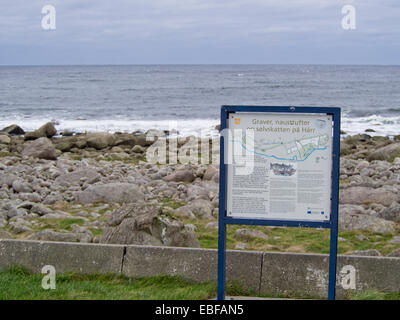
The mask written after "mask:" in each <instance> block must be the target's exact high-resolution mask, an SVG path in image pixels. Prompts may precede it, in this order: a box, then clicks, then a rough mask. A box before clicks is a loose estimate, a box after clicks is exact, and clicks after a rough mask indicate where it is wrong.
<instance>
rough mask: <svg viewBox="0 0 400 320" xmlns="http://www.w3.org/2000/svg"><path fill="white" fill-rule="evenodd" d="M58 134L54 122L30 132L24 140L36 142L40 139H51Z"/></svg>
mask: <svg viewBox="0 0 400 320" xmlns="http://www.w3.org/2000/svg"><path fill="white" fill-rule="evenodd" d="M56 134H57V130H56V128H55V127H54V124H53V123H52V122H47V123H46V124H44V125H43V126H41V127H40V128H39V129H37V130H35V131H32V132H28V133H26V134H25V137H24V139H25V140H35V139H39V138H43V137H46V138H51V137H53V136H55V135H56Z"/></svg>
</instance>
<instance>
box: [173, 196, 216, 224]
mask: <svg viewBox="0 0 400 320" xmlns="http://www.w3.org/2000/svg"><path fill="white" fill-rule="evenodd" d="M212 211H213V205H212V203H211V202H210V201H208V200H205V199H196V200H194V201H192V202H190V203H188V204H187V205H185V206H182V207H180V208H178V209H176V210H175V211H174V214H175V215H177V216H180V217H184V218H190V219H195V218H198V219H213V215H212Z"/></svg>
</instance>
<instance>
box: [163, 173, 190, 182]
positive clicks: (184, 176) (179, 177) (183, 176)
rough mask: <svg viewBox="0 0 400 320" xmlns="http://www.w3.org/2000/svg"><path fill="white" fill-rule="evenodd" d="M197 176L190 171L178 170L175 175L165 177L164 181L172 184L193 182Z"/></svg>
mask: <svg viewBox="0 0 400 320" xmlns="http://www.w3.org/2000/svg"><path fill="white" fill-rule="evenodd" d="M195 178H196V176H195V175H194V174H193V172H192V171H190V170H177V171H175V172H174V173H172V174H170V175H168V176H166V177H164V181H167V182H170V181H175V182H193V180H194V179H195Z"/></svg>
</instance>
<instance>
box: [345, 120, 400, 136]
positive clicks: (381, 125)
mask: <svg viewBox="0 0 400 320" xmlns="http://www.w3.org/2000/svg"><path fill="white" fill-rule="evenodd" d="M341 128H342V130H343V131H345V132H346V134H349V135H352V134H357V133H367V134H369V135H371V136H394V135H398V134H400V117H383V116H381V115H371V116H367V117H358V118H350V117H346V116H342V119H341ZM367 129H372V130H374V131H375V132H365V130H367Z"/></svg>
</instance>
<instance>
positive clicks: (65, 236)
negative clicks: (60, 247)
mask: <svg viewBox="0 0 400 320" xmlns="http://www.w3.org/2000/svg"><path fill="white" fill-rule="evenodd" d="M28 240H42V241H62V242H80V240H81V235H79V234H75V233H71V232H57V231H52V230H42V231H39V232H37V233H34V234H32V235H30V236H29V237H28Z"/></svg>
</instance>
